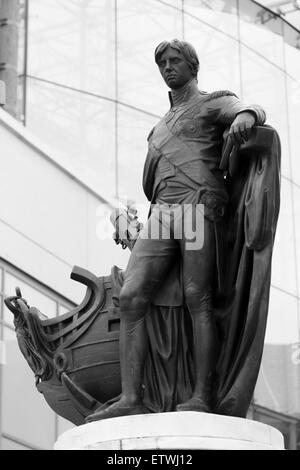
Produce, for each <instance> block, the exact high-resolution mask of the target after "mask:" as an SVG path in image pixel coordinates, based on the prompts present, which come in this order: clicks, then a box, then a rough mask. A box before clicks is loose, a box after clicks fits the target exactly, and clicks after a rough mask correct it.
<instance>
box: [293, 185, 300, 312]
mask: <svg viewBox="0 0 300 470" xmlns="http://www.w3.org/2000/svg"><path fill="white" fill-rule="evenodd" d="M292 191H293V194H294V212H295V213H294V218H295V220H294V222H295V238H296V240H295V247H296V263H297V278H298V295H299V293H300V187H298V186H296V185H293V186H292ZM299 312H300V309H299Z"/></svg>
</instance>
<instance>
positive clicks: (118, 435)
mask: <svg viewBox="0 0 300 470" xmlns="http://www.w3.org/2000/svg"><path fill="white" fill-rule="evenodd" d="M54 449H55V450H144V449H148V450H151V449H177V450H178V449H211V450H212V449H215V450H217V449H218V450H222V449H224V450H227V449H235V450H240V449H242V450H246V449H248V450H284V442H283V436H282V434H281V433H280V432H279V431H278V430H277V429H275V428H273V427H271V426H268V425H266V424H263V423H259V422H257V421H251V420H248V419H244V418H236V417H232V416H221V415H215V414H208V413H198V412H195V411H185V412H172V413H157V414H148V415H135V416H123V417H120V418H112V419H105V420H103V421H96V422H93V423H89V424H85V425H82V426H78V427H76V428H73V429H71V430H69V431H67V432H65V433H64V434H62V435H61V436H60V437H59V438H58V440H57V442H56V444H55V447H54Z"/></svg>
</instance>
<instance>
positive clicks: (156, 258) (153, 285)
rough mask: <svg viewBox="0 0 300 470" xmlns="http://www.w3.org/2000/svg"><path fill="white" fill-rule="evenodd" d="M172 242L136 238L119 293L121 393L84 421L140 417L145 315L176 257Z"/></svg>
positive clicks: (176, 250)
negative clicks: (125, 416)
mask: <svg viewBox="0 0 300 470" xmlns="http://www.w3.org/2000/svg"><path fill="white" fill-rule="evenodd" d="M178 250H179V247H178V243H177V242H175V241H174V240H151V239H149V240H144V239H138V241H137V242H136V244H135V246H134V249H133V251H132V254H131V257H130V260H129V263H128V267H127V269H126V272H125V277H124V283H123V287H122V289H121V293H120V315H121V327H120V343H119V344H120V365H121V381H122V394H121V398H120V400H119V401H117V402H116V403H113V404H112V405H111V406H109V407H108V408H106V409H102V410H101V409H100V410H99V411H98V412H97V411H96V412H95V413H94V414H93V415H90V416H89V417H88V418H87V421H88V422H89V421H96V420H99V419H106V418H112V417H116V416H124V415H132V414H143V413H146V412H147V409H146V408H145V407H144V406H143V403H142V393H141V392H142V379H143V366H144V362H145V357H146V354H147V351H148V338H147V334H146V326H145V319H144V318H145V315H146V313H147V310H148V308H149V305H150V299H151V296H152V295H153V294H154V293H155V292H156V290H157V289H158V287H159V286H160V285H161V283H162V281H163V280H164V279H165V277H166V275H167V273H168V271H169V270H170V268H171V267H172V265H173V263H174V256H176V253H177V254H178Z"/></svg>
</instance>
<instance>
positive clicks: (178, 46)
mask: <svg viewBox="0 0 300 470" xmlns="http://www.w3.org/2000/svg"><path fill="white" fill-rule="evenodd" d="M168 47H172V49H175V50H176V51H178V52H180V53H181V54H182V55H183V56H184V58H185V60H186V61H187V63H188V64H189V66H190V68H191V70H192V72H193V75H194V76H195V77H196V76H197V74H198V71H199V67H200V64H199V59H198V55H197V52H196V51H195V48H194V47H193V46H192V45H191V44H190V43H189V42H186V41H180V40H179V39H172V41H163V42H161V43H160V44H159V45H158V46H157V48H156V49H155V51H154V58H155V62H156V63H157V64H158V62H159V60H160V58H161V56H162V54H163V53H164V52H165V50H166V49H167V48H168Z"/></svg>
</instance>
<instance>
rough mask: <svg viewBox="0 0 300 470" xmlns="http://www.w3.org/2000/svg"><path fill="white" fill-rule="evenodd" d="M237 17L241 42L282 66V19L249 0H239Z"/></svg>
mask: <svg viewBox="0 0 300 470" xmlns="http://www.w3.org/2000/svg"><path fill="white" fill-rule="evenodd" d="M239 17H240V40H241V42H242V44H245V45H247V46H248V47H250V48H251V49H252V50H254V51H257V52H258V53H259V54H260V55H262V56H264V57H265V58H266V60H268V61H270V62H273V63H274V64H276V65H278V66H279V67H282V68H283V67H284V58H283V25H282V20H281V19H280V18H278V16H275V18H274V17H272V16H270V14H269V12H266V10H264V9H263V8H262V7H261V6H260V5H257V4H256V3H255V2H250V1H249V0H239Z"/></svg>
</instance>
